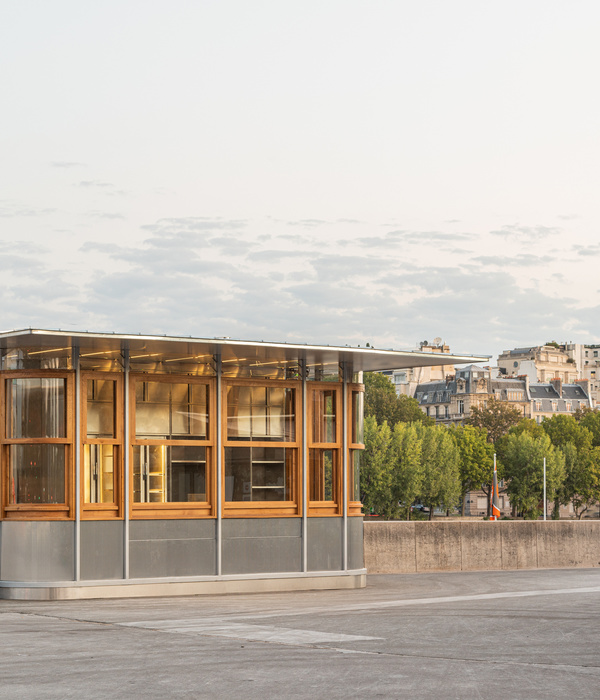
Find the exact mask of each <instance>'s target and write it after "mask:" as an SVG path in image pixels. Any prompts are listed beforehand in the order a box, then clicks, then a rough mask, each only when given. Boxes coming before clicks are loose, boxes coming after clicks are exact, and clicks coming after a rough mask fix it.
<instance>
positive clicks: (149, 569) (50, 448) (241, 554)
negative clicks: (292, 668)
mask: <svg viewBox="0 0 600 700" xmlns="http://www.w3.org/2000/svg"><path fill="white" fill-rule="evenodd" d="M485 359H487V358H478V357H472V356H465V355H447V354H444V355H439V356H436V355H434V354H431V353H422V352H418V351H395V350H382V349H376V348H371V347H368V348H354V347H348V346H330V345H308V344H302V343H267V342H263V341H260V342H259V341H243V340H232V339H230V338H195V337H181V336H180V337H169V336H153V335H134V334H117V333H89V332H72V331H61V330H40V329H24V330H16V331H7V332H3V333H0V406H2V407H3V408H2V410H3V411H4V418H3V420H0V450H1V454H2V462H1V481H0V483H1V487H2V488H1V499H0V562H1V567H0V576H1V580H0V597H6V598H35V599H44V598H85V597H105V596H110V597H114V596H151V595H165V594H197V593H205V592H211V593H214V592H232V591H251V590H285V589H293V588H295V589H298V588H336V587H337V588H347V587H357V586H364V584H365V573H366V572H365V569H364V564H363V555H362V551H363V535H362V532H363V531H362V511H361V503H360V459H361V453H362V450H363V449H364V444H363V436H362V418H363V391H364V387H363V385H362V383H361V380H362V374H361V373H362V372H363V371H371V370H382V369H388V368H397V367H415V366H431V365H432V364H446V363H448V362H452V363H455V364H461V363H465V362H467V363H468V362H474V361H475V362H477V361H484V360H485Z"/></svg>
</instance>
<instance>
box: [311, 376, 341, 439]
mask: <svg viewBox="0 0 600 700" xmlns="http://www.w3.org/2000/svg"><path fill="white" fill-rule="evenodd" d="M312 395H313V412H312V415H313V425H312V431H313V435H312V441H313V442H335V441H336V415H335V413H336V410H335V409H336V406H335V396H336V392H335V389H314V390H313V392H312Z"/></svg>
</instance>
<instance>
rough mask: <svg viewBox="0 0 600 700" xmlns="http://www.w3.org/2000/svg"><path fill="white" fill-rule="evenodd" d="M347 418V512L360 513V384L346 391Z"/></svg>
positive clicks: (361, 395) (361, 416) (362, 403)
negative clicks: (348, 423) (348, 424)
mask: <svg viewBox="0 0 600 700" xmlns="http://www.w3.org/2000/svg"><path fill="white" fill-rule="evenodd" d="M348 403H349V409H350V411H349V413H350V415H349V420H350V426H349V431H348V437H349V445H348V514H349V515H360V514H361V505H360V465H361V459H362V457H361V455H362V450H363V449H364V444H363V443H364V425H363V407H364V388H363V386H362V385H355V386H350V387H349V391H348Z"/></svg>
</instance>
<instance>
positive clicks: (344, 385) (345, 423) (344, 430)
mask: <svg viewBox="0 0 600 700" xmlns="http://www.w3.org/2000/svg"><path fill="white" fill-rule="evenodd" d="M341 369H342V378H343V382H342V391H343V395H342V421H343V424H342V470H343V472H342V473H343V498H342V503H343V507H344V517H343V527H344V534H343V543H344V544H343V547H344V549H343V552H342V567H343V569H344V571H347V570H348V368H347V366H346V363H345V362H342V363H341Z"/></svg>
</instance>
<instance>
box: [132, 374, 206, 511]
mask: <svg viewBox="0 0 600 700" xmlns="http://www.w3.org/2000/svg"><path fill="white" fill-rule="evenodd" d="M138 382H164V383H168V384H203V385H205V386H207V387H208V405H207V409H208V434H207V437H206V439H199V440H165V439H162V440H154V439H144V438H137V437H136V433H135V428H136V426H135V414H136V391H135V388H136V384H137V383H138ZM216 386H217V384H216V379H215V378H214V377H195V376H192V375H187V374H146V373H139V372H135V373H133V372H132V373H131V374H130V376H129V442H128V446H127V449H128V450H129V473H128V474H127V478H128V479H129V513H130V517H131V520H180V519H181V520H184V519H193V518H194V519H195V518H215V517H216V515H217V511H216V503H217V482H216V478H215V477H216V468H215V454H216V448H215V445H216V440H215V438H216V434H217V433H216V423H217V411H216V403H217V401H216ZM145 445H158V446H162V445H165V446H168V447H178V446H184V447H191V446H196V447H205V448H206V499H207V500H206V501H200V502H196V501H189V502H185V503H184V502H175V503H138V502H136V501H134V500H133V450H134V448H135V447H139V446H145Z"/></svg>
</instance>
